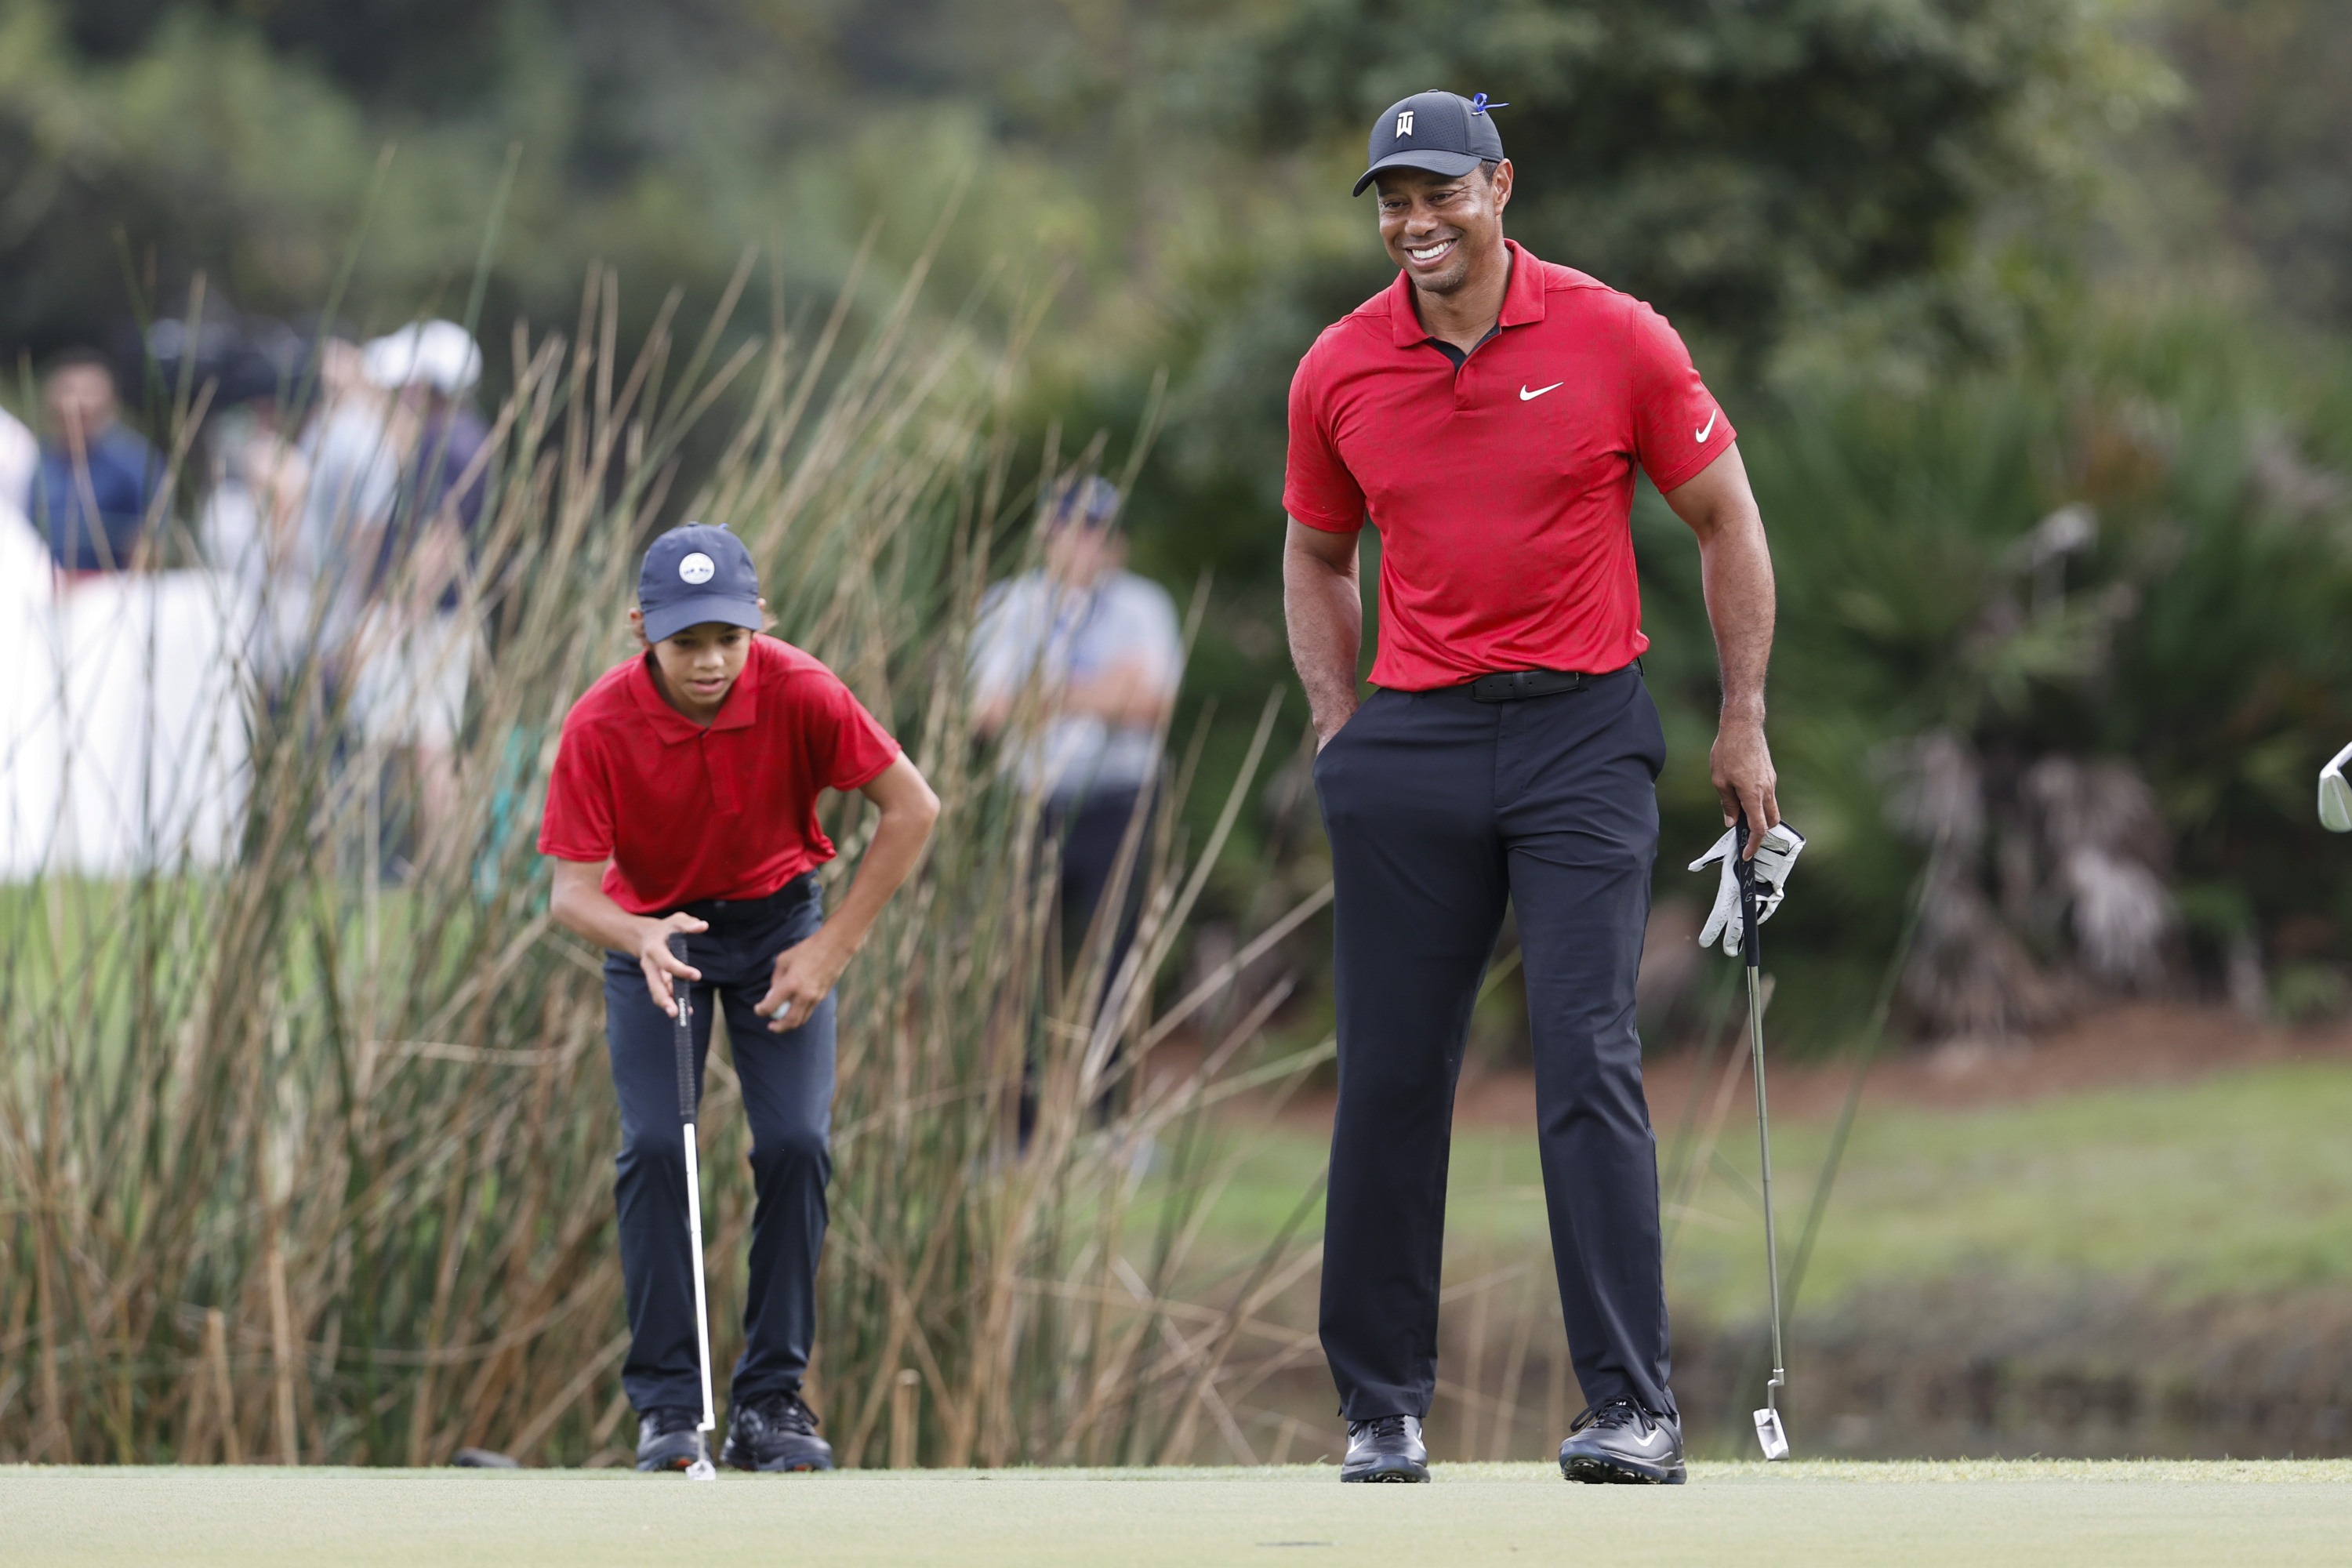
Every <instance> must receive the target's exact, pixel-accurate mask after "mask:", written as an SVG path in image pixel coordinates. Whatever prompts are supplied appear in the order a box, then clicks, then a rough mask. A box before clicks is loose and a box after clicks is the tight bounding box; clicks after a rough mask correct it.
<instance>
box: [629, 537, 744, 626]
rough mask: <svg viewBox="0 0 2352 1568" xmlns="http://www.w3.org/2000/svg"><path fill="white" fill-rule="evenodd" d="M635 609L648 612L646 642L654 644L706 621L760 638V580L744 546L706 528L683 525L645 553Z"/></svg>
mask: <svg viewBox="0 0 2352 1568" xmlns="http://www.w3.org/2000/svg"><path fill="white" fill-rule="evenodd" d="M637 607H638V608H639V609H641V610H643V611H644V612H645V616H646V638H647V639H648V640H649V641H653V642H659V641H661V640H662V639H663V638H664V637H676V636H677V634H678V633H680V632H682V631H684V630H686V628H687V627H688V626H700V625H701V624H702V623H703V622H705V621H721V622H724V623H725V624H726V625H728V626H747V627H749V628H750V629H751V630H752V631H755V632H756V631H758V630H759V629H760V574H759V573H758V572H756V571H754V570H753V569H752V566H751V552H750V551H748V550H746V549H744V548H743V542H742V541H741V540H740V539H738V538H736V537H735V536H734V535H733V534H731V533H730V532H728V531H726V530H725V529H723V528H714V527H712V526H711V525H710V524H709V523H707V522H689V523H685V524H682V525H680V526H679V527H677V528H673V529H671V530H670V531H668V532H667V533H665V534H663V535H662V536H661V537H660V538H659V539H656V540H655V541H654V542H653V548H652V549H650V550H648V551H646V563H645V566H644V568H643V569H642V570H641V571H639V572H638V574H637Z"/></svg>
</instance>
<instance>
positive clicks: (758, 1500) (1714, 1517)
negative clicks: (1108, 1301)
mask: <svg viewBox="0 0 2352 1568" xmlns="http://www.w3.org/2000/svg"><path fill="white" fill-rule="evenodd" d="M1691 1483H1692V1484H1690V1485H1689V1486H1686V1487H1678V1488H1648V1487H1641V1488H1636V1487H1576V1486H1570V1485H1568V1484H1566V1483H1564V1482H1563V1481H1561V1480H1560V1479H1559V1475H1558V1473H1557V1472H1555V1471H1552V1470H1551V1469H1549V1468H1547V1467H1544V1466H1540V1465H1449V1466H1445V1467H1444V1468H1442V1469H1441V1471H1440V1472H1439V1482H1438V1484H1436V1485H1433V1486H1427V1487H1345V1488H1343V1487H1341V1486H1339V1484H1338V1483H1337V1477H1336V1476H1335V1474H1334V1472H1333V1471H1332V1470H1331V1469H1330V1468H1328V1466H1327V1467H1297V1466H1295V1467H1290V1468H1280V1469H1273V1468H1269V1469H1258V1470H1174V1469H1171V1470H996V1471H986V1472H983V1471H972V1470H961V1471H915V1472H911V1473H909V1472H896V1473H894V1472H890V1471H877V1470H867V1471H858V1472H847V1473H844V1474H839V1475H832V1476H737V1475H730V1476H725V1477H722V1478H721V1479H720V1480H719V1482H718V1483H717V1484H715V1485H694V1484H690V1483H688V1482H687V1481H685V1480H683V1479H677V1478H673V1477H668V1476H663V1477H651V1476H638V1475H635V1474H634V1473H630V1472H625V1471H620V1472H616V1471H609V1470H604V1471H548V1470H537V1471H482V1470H429V1471H418V1470H293V1471H288V1470H269V1469H254V1468H247V1469H103V1468H90V1469H32V1468H9V1469H0V1562H7V1563H44V1564H47V1563H159V1562H171V1563H221V1564H224V1565H234V1568H272V1565H274V1564H278V1563H287V1564H301V1565H302V1568H316V1565H317V1564H320V1563H337V1564H344V1563H401V1564H408V1563H496V1564H499V1565H500V1568H512V1565H520V1564H532V1563H547V1564H550V1565H561V1568H588V1565H591V1564H601V1563H625V1564H629V1565H630V1568H644V1565H645V1564H648V1563H667V1562H678V1563H683V1562H693V1563H704V1564H707V1563H763V1564H764V1563H777V1562H811V1561H814V1562H818V1563H952V1564H956V1565H957V1568H982V1565H985V1564H992V1563H1023V1564H1031V1563H1084V1564H1087V1568H1099V1565H1103V1564H1125V1563H1181V1564H1184V1565H1185V1568H1233V1565H1236V1564H1244V1563H1301V1562H1308V1563H1311V1562H1315V1561H1318V1560H1325V1561H1338V1560H1340V1559H1342V1558H1346V1559H1349V1560H1354V1561H1365V1560H1368V1559H1371V1558H1377V1559H1379V1560H1381V1561H1383V1562H1394V1563H1427V1564H1433V1565H1437V1564H1452V1563H1547V1562H1582V1561H1601V1560H1622V1561H1626V1562H1632V1563H1640V1564H1642V1568H1677V1565H1680V1564H1685V1563H1689V1564H1701V1563H1704V1564H1708V1565H1710V1568H1715V1565H1719V1564H1723V1563H1738V1564H1739V1565H1740V1568H1779V1565H1780V1564H1790V1565H1801V1568H1833V1565H1838V1564H1849V1563H1850V1564H1855V1565H1857V1568H1859V1565H1865V1564H1866V1565H1869V1568H1886V1565H1887V1564H1897V1565H1899V1568H1930V1565H1933V1564H1938V1563H1961V1564H1967V1565H1969V1568H1987V1565H1989V1564H2001V1565H2002V1568H2009V1565H2011V1564H2038V1563H2053V1564H2057V1563H2064V1564H2068V1565H2070V1568H2071V1565H2075V1564H2104V1563H2117V1564H2125V1563H2128V1564H2132V1565H2133V1568H2157V1565H2165V1564H2173V1563H2178V1564H2181V1565H2183V1568H2189V1565H2194V1568H2212V1565H2214V1564H2217V1563H2263V1564H2266V1565H2273V1568H2275V1565H2280V1564H2291V1563H2343V1562H2345V1561H2347V1552H2352V1544H2347V1543H2352V1462H2347V1461H2342V1460H2319V1461H2307V1462H2296V1461H2284V1462H2278V1461H2272V1462H2249V1463H2242V1464H2236V1463H2228V1462H2222V1463H2210V1464H2202V1463H2178V1464H2174V1463H2149V1464H2090V1463H2071V1462H2047V1463H2036V1462H2023V1463H1983V1464H1973V1463H1963V1464H1797V1465H1786V1466H1779V1467H1774V1468H1769V1469H1768V1468H1765V1467H1764V1466H1762V1465H1701V1466H1697V1467H1695V1468H1694V1472H1693V1475H1692V1478H1691Z"/></svg>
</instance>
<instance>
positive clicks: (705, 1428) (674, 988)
mask: <svg viewBox="0 0 2352 1568" xmlns="http://www.w3.org/2000/svg"><path fill="white" fill-rule="evenodd" d="M669 952H670V956H671V957H673V958H675V959H677V961H678V962H679V963H685V962H686V938H685V937H684V936H672V937H671V938H670V939H669ZM669 990H670V995H671V996H672V997H673V998H674V999H675V1000H676V1001H677V1015H676V1019H675V1023H676V1027H675V1029H674V1030H673V1032H672V1035H671V1038H672V1039H673V1040H674V1041H675V1042H676V1045H677V1118H678V1121H679V1124H680V1125H681V1126H682V1127H683V1128H684V1129H685V1136H686V1233H687V1235H688V1237H691V1238H692V1240H693V1243H694V1247H693V1250H694V1349H695V1353H696V1355H697V1356H698V1357H699V1358H700V1361H701V1363H702V1424H701V1425H700V1426H698V1427H696V1428H695V1432H694V1447H695V1454H694V1463H692V1464H690V1465H688V1466H687V1467H686V1479H688V1480H689V1481H715V1480H717V1479H719V1470H718V1468H717V1467H715V1466H714V1465H712V1464H711V1462H710V1433H711V1431H712V1429H713V1428H714V1427H716V1426H718V1425H719V1418H718V1416H717V1415H714V1414H713V1413H712V1411H711V1407H710V1310H709V1304H708V1302H707V1301H706V1300H704V1296H703V1283H702V1172H701V1169H700V1167H699V1165H698V1163H697V1161H696V1151H695V1143H694V1104H695V1099H696V1095H695V1073H694V987H693V985H692V984H690V983H688V982H687V981H683V980H680V981H677V982H675V983H673V984H671V986H670V988H669Z"/></svg>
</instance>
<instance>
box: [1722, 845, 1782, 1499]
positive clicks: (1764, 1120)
mask: <svg viewBox="0 0 2352 1568" xmlns="http://www.w3.org/2000/svg"><path fill="white" fill-rule="evenodd" d="M1747 847H1748V818H1747V816H1745V815H1744V814H1743V815H1742V816H1741V817H1740V819H1739V842H1738V849H1739V851H1740V853H1739V854H1738V858H1737V861H1736V865H1735V869H1736V870H1737V871H1738V876H1739V922H1740V931H1741V942H1740V945H1741V947H1742V949H1743V952H1742V954H1741V956H1742V957H1743V958H1745V959H1746V960H1747V963H1748V1053H1749V1055H1750V1057H1751V1058H1753V1062H1754V1070H1755V1074H1756V1149H1757V1153H1758V1154H1759V1157H1760V1161H1761V1164H1760V1169H1761V1171H1762V1173H1763V1176H1764V1268H1765V1274H1766V1278H1767V1279H1769V1280H1770V1282H1771V1286H1772V1381H1771V1382H1769V1383H1768V1384H1765V1385H1764V1408H1763V1409H1761V1410H1759V1411H1758V1412H1756V1441H1757V1442H1759V1444H1761V1445H1763V1448H1764V1457H1765V1458H1767V1459H1785V1458H1788V1457H1789V1429H1788V1428H1787V1427H1786V1426H1782V1425H1781V1424H1780V1391H1781V1390H1782V1389H1784V1388H1786V1387H1787V1386H1788V1385H1789V1376H1788V1372H1787V1363H1786V1361H1785V1360H1784V1359H1783V1357H1782V1355H1781V1352H1780V1239H1779V1237H1777V1236H1775V1235H1774V1233H1773V1228H1772V1119H1771V1116H1770V1114H1769V1112H1768V1111H1767V1110H1765V1108H1764V996H1763V984H1762V980H1763V973H1762V971H1763V967H1764V940H1763V937H1762V936H1761V934H1759V931H1757V921H1756V866H1755V863H1754V862H1753V861H1751V860H1749V859H1748V858H1747V856H1746V854H1745V853H1744V852H1745V851H1746V849H1747Z"/></svg>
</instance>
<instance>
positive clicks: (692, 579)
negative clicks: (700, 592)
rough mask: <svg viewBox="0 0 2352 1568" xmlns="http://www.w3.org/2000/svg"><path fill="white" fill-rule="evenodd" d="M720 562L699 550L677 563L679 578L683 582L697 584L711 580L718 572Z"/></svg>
mask: <svg viewBox="0 0 2352 1568" xmlns="http://www.w3.org/2000/svg"><path fill="white" fill-rule="evenodd" d="M718 572H719V565H718V563H716V562H714V561H712V560H711V559H710V557H709V556H708V555H705V554H704V553H703V552H701V551H699V550H698V551H696V552H694V553H693V554H691V555H689V556H688V557H687V558H686V559H685V560H683V561H681V562H679V563H677V580H678V581H679V582H681V583H692V584H696V585H697V586H700V585H701V584H705V583H708V582H709V581H710V579H711V578H712V577H714V576H716V575H717V574H718Z"/></svg>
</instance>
